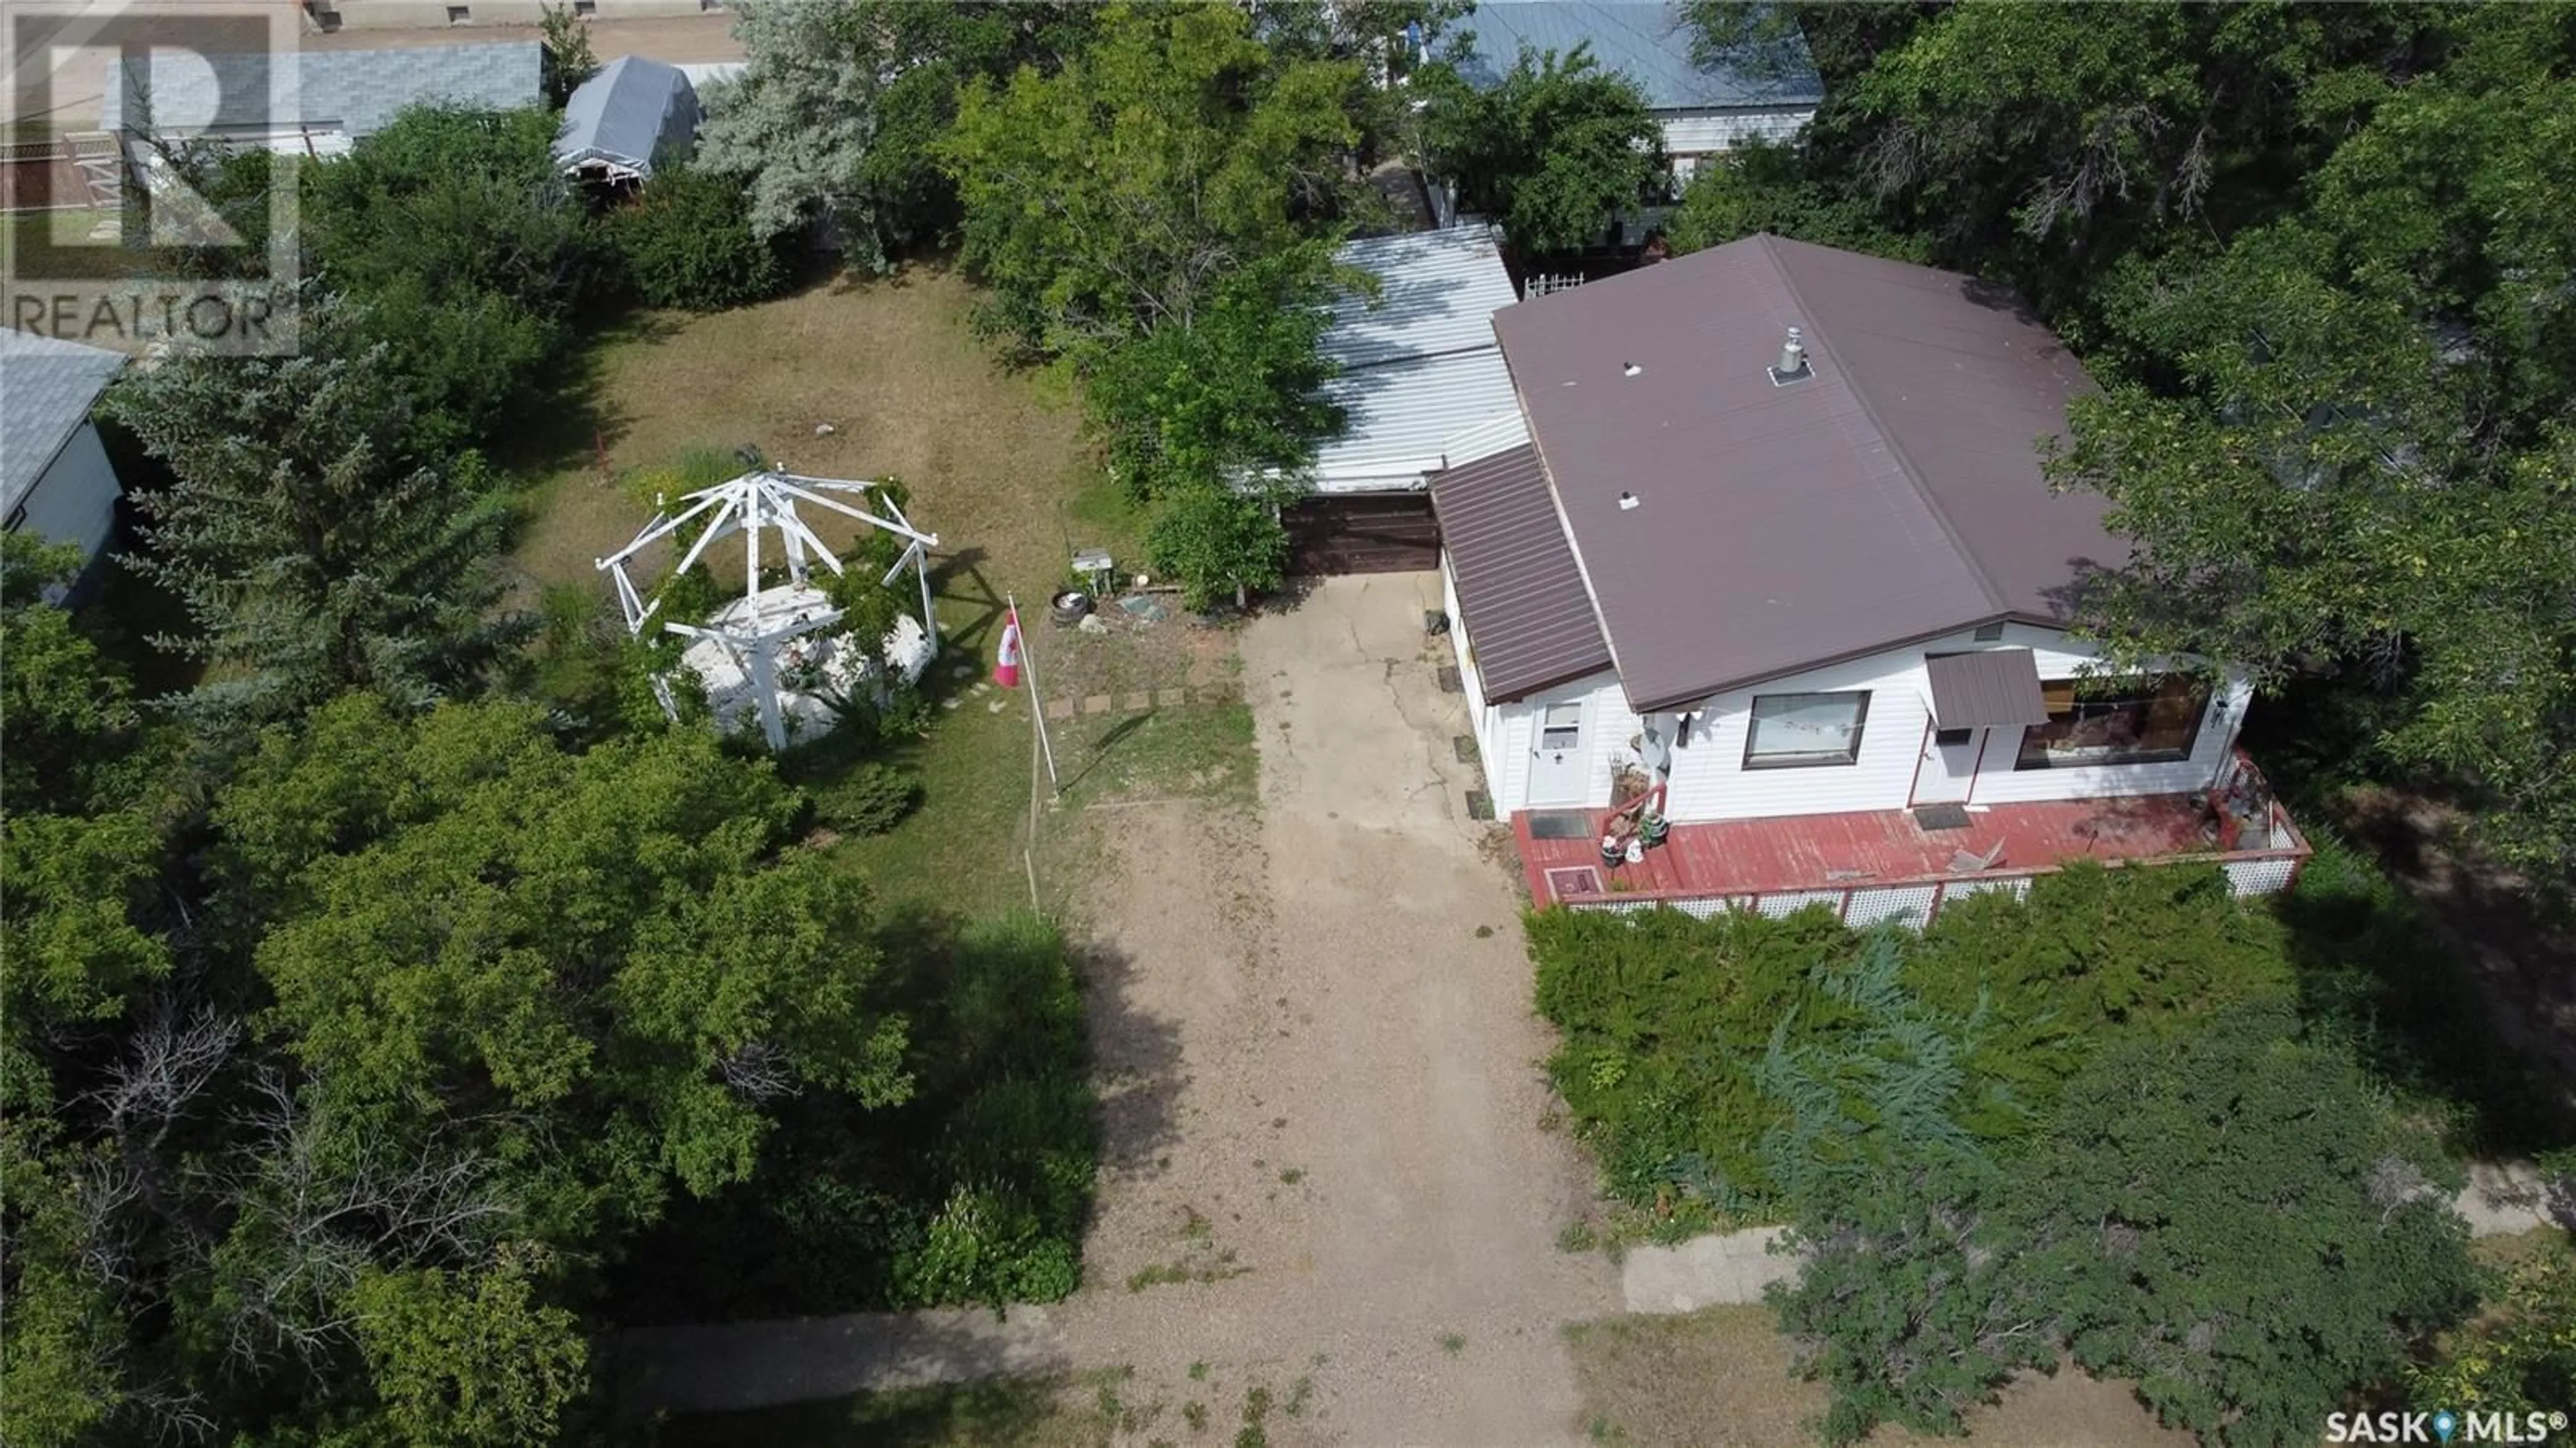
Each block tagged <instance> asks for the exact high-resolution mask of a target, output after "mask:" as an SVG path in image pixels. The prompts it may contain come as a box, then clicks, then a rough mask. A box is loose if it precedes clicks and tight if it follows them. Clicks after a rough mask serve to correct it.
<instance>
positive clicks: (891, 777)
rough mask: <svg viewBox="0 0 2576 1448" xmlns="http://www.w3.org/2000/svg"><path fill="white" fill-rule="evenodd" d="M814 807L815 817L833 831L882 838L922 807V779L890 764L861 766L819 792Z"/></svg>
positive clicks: (909, 771) (907, 770)
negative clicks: (879, 836)
mask: <svg viewBox="0 0 2576 1448" xmlns="http://www.w3.org/2000/svg"><path fill="white" fill-rule="evenodd" d="M814 803H815V813H816V814H817V815H818V816H820V817H821V819H822V821H823V822H824V823H825V824H827V825H830V826H831V827H832V828H834V829H836V830H840V831H842V832H843V833H846V834H853V835H881V834H884V833H885V832H886V831H888V830H890V829H893V828H894V827H895V826H896V825H899V824H901V823H903V821H904V817H905V816H907V815H909V814H911V813H912V811H913V809H914V808H915V807H916V806H918V805H919V804H920V803H921V776H920V775H918V774H915V773H913V772H912V771H911V770H909V769H898V768H896V767H895V766H893V765H891V764H862V765H860V766H859V767H858V768H856V769H853V770H851V771H850V774H849V777H848V778H846V779H844V780H842V781H841V782H840V783H838V784H835V785H831V786H829V787H827V788H825V789H823V790H821V791H819V792H818V793H817V795H816V797H815V802H814Z"/></svg>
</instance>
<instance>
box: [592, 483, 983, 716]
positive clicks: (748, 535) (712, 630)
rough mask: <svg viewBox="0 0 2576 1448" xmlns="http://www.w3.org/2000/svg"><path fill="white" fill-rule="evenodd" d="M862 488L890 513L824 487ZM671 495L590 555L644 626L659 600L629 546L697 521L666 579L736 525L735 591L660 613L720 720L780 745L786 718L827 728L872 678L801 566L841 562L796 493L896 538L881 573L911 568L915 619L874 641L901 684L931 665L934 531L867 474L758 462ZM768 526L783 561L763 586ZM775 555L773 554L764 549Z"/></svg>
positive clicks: (638, 627)
mask: <svg viewBox="0 0 2576 1448" xmlns="http://www.w3.org/2000/svg"><path fill="white" fill-rule="evenodd" d="M871 490H876V492H877V498H876V503H877V506H878V507H880V508H882V509H883V510H884V512H885V513H887V514H890V515H891V516H890V517H880V516H878V515H877V514H876V513H872V512H869V511H867V510H866V509H864V508H859V507H853V506H851V505H850V504H848V503H844V502H841V501H839V499H838V498H835V497H833V496H830V495H832V494H839V495H842V496H847V497H854V498H865V497H866V496H867V494H868V493H869V492H870V491H871ZM680 502H681V504H682V506H681V508H680V510H679V511H678V512H676V513H663V514H660V515H658V516H656V517H655V518H654V519H653V521H652V522H651V523H649V524H647V525H646V526H645V528H644V531H642V532H641V533H638V534H636V535H635V541H634V542H632V543H629V544H627V545H626V546H625V547H624V548H622V549H619V550H618V551H617V552H615V553H612V554H610V555H609V556H608V557H606V558H602V559H599V560H597V564H596V566H597V567H598V568H599V569H600V570H601V571H602V572H604V573H606V574H608V575H609V576H610V578H611V579H612V580H614V581H615V583H616V586H617V603H618V607H619V608H620V609H621V610H622V611H623V612H624V613H625V615H626V628H627V632H629V633H630V634H634V635H636V636H638V637H641V636H642V634H643V633H644V629H645V625H646V624H647V623H648V622H649V621H650V620H651V619H652V617H653V615H654V613H655V612H657V611H658V610H660V608H661V607H662V597H661V594H660V593H659V592H658V591H657V592H656V593H655V594H654V596H653V598H652V599H651V600H650V601H649V602H648V601H647V600H646V599H645V597H644V595H643V594H642V593H641V592H640V591H639V590H638V589H637V588H636V586H635V578H634V575H633V574H632V573H631V572H629V565H630V564H632V563H633V562H634V561H635V558H636V555H637V554H639V553H641V552H642V551H643V550H644V549H646V548H648V547H651V546H652V545H653V544H655V543H658V542H661V541H662V540H664V539H666V538H671V537H673V536H674V535H676V534H678V533H679V532H680V530H682V529H683V528H686V527H688V526H689V525H690V524H691V523H692V522H697V521H699V520H703V522H702V524H701V529H700V532H699V533H698V536H697V539H696V541H695V542H693V543H691V544H690V545H689V549H688V551H687V552H686V553H684V554H682V555H681V557H680V561H679V564H678V566H677V567H675V568H673V569H672V570H671V577H674V578H676V577H678V576H680V575H681V574H684V573H686V572H688V571H689V569H691V568H692V567H695V566H696V564H697V561H698V559H699V558H700V557H702V556H704V554H705V553H706V551H707V549H708V548H709V547H710V546H712V545H713V544H715V543H716V542H717V541H719V540H721V539H724V538H729V537H732V536H734V535H735V534H740V535H741V536H742V540H743V590H742V596H741V597H739V598H736V599H734V600H732V601H731V602H729V603H727V604H725V605H724V606H723V607H721V608H718V609H717V610H715V612H714V613H713V614H711V615H709V617H708V618H707V621H706V622H705V623H703V624H690V623H680V622H677V621H675V620H672V619H664V620H663V621H662V627H663V628H664V629H665V630H666V631H668V632H670V633H674V634H678V635H679V636H681V637H683V638H685V639H687V640H689V644H688V647H687V649H686V650H685V651H684V652H683V653H682V654H681V656H680V662H681V665H682V666H683V667H685V668H687V669H688V670H689V671H690V672H691V673H693V674H695V675H697V677H698V678H699V680H700V681H701V682H703V683H704V684H705V685H706V690H707V702H708V704H709V705H710V706H711V707H712V708H713V710H714V713H715V716H716V719H717V722H718V723H719V724H720V725H721V726H722V727H725V728H728V729H744V728H748V727H750V726H751V725H752V724H753V723H754V722H755V721H757V723H758V724H759V727H760V731H761V734H762V736H763V737H764V738H766V739H767V740H768V741H769V747H770V748H772V749H784V748H786V747H787V741H788V738H789V735H790V729H791V721H793V725H794V728H795V729H796V731H797V732H802V731H803V729H804V728H805V727H807V726H820V727H829V725H830V723H831V722H832V721H833V719H834V717H835V700H836V698H838V699H846V698H848V697H850V696H851V695H852V694H853V693H854V692H855V691H856V690H858V689H859V688H861V687H864V686H867V685H868V684H870V683H871V682H872V678H871V673H872V670H873V669H874V667H875V664H874V660H873V659H871V658H870V657H869V656H868V653H867V651H866V650H865V649H864V648H860V647H855V646H854V645H855V643H856V641H855V640H852V639H849V638H848V637H847V635H846V634H842V633H839V632H836V630H837V629H838V627H839V625H840V622H841V610H840V609H839V608H838V607H837V606H835V605H834V604H833V602H832V600H831V597H830V595H828V594H826V593H825V592H824V591H823V590H822V589H821V588H818V587H816V586H815V585H814V584H813V582H812V581H811V579H810V577H809V569H810V565H811V564H812V563H813V561H815V560H817V559H819V560H821V561H822V563H823V564H824V566H825V567H828V568H830V569H831V570H832V572H833V573H834V574H839V573H841V572H842V571H843V570H842V567H841V560H840V557H839V555H837V554H835V553H834V552H833V551H832V550H831V548H830V547H828V546H827V545H826V544H825V543H824V542H823V540H822V539H821V538H819V537H817V536H816V535H815V533H814V530H813V529H811V528H809V527H807V526H806V524H805V521H804V519H802V518H800V517H798V516H797V514H796V505H797V504H798V503H800V502H804V503H811V504H813V505H814V506H815V507H818V508H824V509H828V510H829V511H831V512H835V513H839V514H841V515H843V516H844V517H849V518H855V519H857V520H858V521H860V522H862V523H865V524H867V525H868V526H870V527H872V528H878V529H882V530H883V531H885V532H888V533H891V534H894V535H895V536H896V537H899V538H902V539H904V540H905V546H904V550H903V554H902V556H901V557H899V558H897V559H896V560H895V562H894V566H893V567H892V568H890V569H888V570H887V571H886V575H885V577H884V578H883V579H882V580H880V582H882V583H883V584H885V585H887V586H892V584H893V583H894V581H895V580H896V579H897V578H899V577H901V576H902V574H903V571H904V570H905V569H906V568H910V569H911V570H912V571H913V573H914V575H915V576H916V577H917V578H918V579H919V580H920V583H921V614H920V617H919V618H917V619H916V618H900V619H898V620H897V621H896V624H895V626H894V628H893V630H892V631H890V632H889V633H887V635H886V636H885V638H884V639H882V640H880V641H879V642H880V643H881V644H882V646H883V648H884V658H885V664H886V667H887V668H889V669H892V670H895V671H897V672H899V673H900V674H901V675H902V677H903V679H904V682H906V683H910V682H912V681H913V680H915V679H918V678H920V677H921V673H922V671H923V670H924V669H927V668H928V667H930V661H931V659H932V657H933V656H934V655H936V654H937V653H938V652H939V622H938V617H937V615H936V614H935V613H934V612H933V611H932V608H931V596H930V564H929V550H931V549H933V548H936V547H938V546H939V535H938V534H936V533H924V532H922V531H921V530H920V529H918V528H915V527H914V526H912V521H911V520H910V519H908V518H906V517H905V516H904V515H903V509H902V507H901V506H900V505H898V504H897V503H896V502H895V500H894V499H893V498H892V497H891V496H889V495H887V494H886V493H885V492H884V491H883V490H882V489H880V488H878V485H877V484H875V483H867V482H848V481H844V480H840V479H835V478H808V477H800V476H798V475H796V474H794V473H789V472H781V471H778V470H775V469H768V468H763V469H759V470H756V471H753V472H748V473H745V474H743V475H742V476H741V477H738V478H735V479H734V480H732V481H731V482H726V483H719V484H717V485H716V486H714V487H712V488H701V489H699V490H698V491H696V492H694V493H689V494H686V495H684V496H683V497H682V498H681V499H680ZM771 530H775V531H776V533H777V541H776V544H775V546H776V547H777V549H778V552H779V553H783V554H784V555H785V557H786V560H787V581H786V582H784V583H781V584H777V585H774V586H772V587H768V588H763V587H761V583H760V566H761V557H762V548H761V541H762V535H763V534H765V533H767V532H770V531H771ZM777 556H778V555H777V554H772V555H771V557H772V558H773V560H774V559H775V558H776V557H777ZM654 682H655V686H656V692H658V693H659V694H660V696H661V699H662V707H663V709H664V710H665V711H666V712H668V713H670V714H671V715H672V716H673V717H675V718H676V717H677V716H678V707H677V704H676V702H675V701H674V699H673V697H672V695H671V690H670V684H669V681H668V679H667V678H661V679H656V680H655V681H654Z"/></svg>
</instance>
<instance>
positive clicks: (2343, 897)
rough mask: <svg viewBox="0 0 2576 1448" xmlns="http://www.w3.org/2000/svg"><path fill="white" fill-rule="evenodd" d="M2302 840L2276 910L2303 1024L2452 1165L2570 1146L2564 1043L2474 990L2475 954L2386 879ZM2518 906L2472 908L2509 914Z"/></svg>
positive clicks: (2571, 1093) (2572, 1095)
mask: <svg viewBox="0 0 2576 1448" xmlns="http://www.w3.org/2000/svg"><path fill="white" fill-rule="evenodd" d="M2307 828H2308V830H2309V834H2310V837H2311V842H2312V843H2313V844H2314V845H2315V846H2316V850H2317V853H2316V855H2315V857H2314V858H2312V859H2310V860H2309V861H2308V863H2307V864H2306V866H2305V867H2304V868H2303V869H2302V870H2301V872H2300V875H2299V881H2298V884H2297V886H2296V887H2295V888H2293V889H2292V890H2291V891H2290V892H2289V893H2288V894H2286V895H2283V896H2281V897H2280V898H2279V900H2278V902H2277V909H2278V912H2279V915H2280V918H2281V921H2282V923H2283V925H2284V926H2285V927H2286V928H2287V934H2288V944H2289V954H2290V960H2291V964H2292V965H2293V966H2294V967H2295V968H2296V970H2297V972H2298V979H2299V991H2300V997H2301V1008H2302V1012H2303V1014H2304V1015H2305V1016H2306V1017H2307V1018H2308V1019H2309V1021H2311V1022H2312V1023H2313V1024H2314V1026H2315V1027H2316V1028H2317V1029H2319V1030H2321V1031H2322V1032H2324V1033H2326V1034H2328V1035H2331V1036H2337V1037H2341V1038H2343V1039H2345V1040H2346V1041H2348V1042H2349V1043H2350V1044H2351V1047H2352V1049H2353V1050H2354V1052H2355V1054H2356V1055H2357V1056H2358V1057H2359V1058H2360V1059H2361V1060H2362V1062H2363V1063H2364V1064H2365V1065H2366V1066H2368V1067H2369V1068H2370V1069H2371V1070H2372V1071H2373V1072H2374V1073H2375V1074H2377V1075H2378V1076H2379V1077H2380V1078H2381V1079H2382V1080H2384V1081H2386V1082H2388V1083H2389V1084H2390V1085H2391V1086H2392V1087H2393V1088H2395V1089H2396V1090H2397V1091H2398V1092H2399V1093H2400V1096H2401V1098H2403V1099H2404V1100H2405V1101H2406V1103H2407V1104H2409V1105H2411V1106H2415V1107H2418V1108H2421V1109H2425V1110H2428V1111H2430V1112H2432V1113H2433V1114H2435V1115H2436V1116H2437V1117H2439V1118H2440V1125H2441V1129H2442V1131H2443V1135H2444V1138H2445V1143H2446V1145H2447V1146H2449V1147H2450V1148H2451V1149H2452V1150H2453V1151H2455V1152H2458V1153H2461V1154H2464V1155H2469V1156H2475V1157H2480V1158H2488V1159H2499V1158H2513V1157H2523V1156H2529V1155H2532V1154H2534V1153H2537V1152H2540V1151H2544V1150H2547V1149H2550V1148H2553V1147H2560V1146H2565V1145H2567V1144H2569V1143H2570V1142H2576V1090H2571V1078H2570V1077H2569V1076H2567V1075H2565V1074H2562V1073H2561V1072H2560V1071H2559V1070H2557V1069H2554V1068H2553V1066H2552V1065H2551V1064H2550V1063H2551V1058H2552V1056H2553V1055H2554V1054H2557V1053H2560V1052H2563V1051H2564V1050H2565V1048H2566V1043H2565V1042H2564V1041H2561V1040H2557V1039H2555V1038H2552V1037H2550V1036H2549V1034H2548V1026H2547V1024H2546V1022H2543V1021H2539V1020H2535V1019H2527V1018H2525V1012H2524V1009H2523V1007H2524V1006H2525V1005H2527V1004H2528V1000H2527V998H2524V999H2523V1000H2521V1001H2517V1000H2516V999H2515V998H2514V997H2515V993H2513V992H2511V991H2501V992H2500V990H2499V985H2498V983H2497V982H2495V981H2492V980H2489V979H2486V978H2484V977H2485V974H2486V972H2485V971H2484V970H2483V969H2482V968H2481V966H2480V965H2479V964H2478V963H2477V961H2478V954H2479V952H2478V949H2477V947H2476V946H2475V945H2474V944H2473V943H2471V942H2469V941H2466V940H2463V939H2462V938H2460V936H2458V935H2457V934H2456V933H2455V932H2454V931H2452V930H2451V929H2448V928H2446V927H2445V926H2444V924H2443V923H2442V922H2441V920H2440V919H2439V918H2438V917H2437V915H2436V914H2435V912H2434V911H2433V910H2432V909H2431V908H2429V907H2428V906H2427V905H2425V904H2424V903H2422V902H2421V901H2419V900H2418V899H2417V898H2416V897H2415V896H2414V895H2413V894H2412V893H2410V892H2409V891H2408V890H2406V889H2405V888H2403V887H2401V886H2400V885H2399V884H2397V883H2396V882H2395V881H2394V880H2392V879H2390V878H2389V876H2388V875H2387V874H2386V873H2383V870H2382V868H2381V867H2380V866H2379V864H2378V863H2377V862H2376V861H2375V860H2374V859H2373V857H2372V855H2371V853H2370V852H2369V851H2366V850H2364V849H2361V848H2358V847H2356V846H2355V845H2354V844H2352V843H2347V842H2346V841H2343V840H2341V839H2338V838H2336V837H2335V836H2334V835H2333V834H2332V833H2331V831H2330V830H2328V829H2327V828H2326V827H2325V822H2324V821H2323V820H2321V819H2311V820H2310V821H2309V822H2308V825H2307ZM2527 907H2528V902H2527V901H2516V900H2511V899H2502V900H2488V901H2485V902H2484V903H2483V904H2479V905H2477V906H2475V907H2473V908H2474V909H2476V910H2477V911H2479V912H2481V918H2484V914H2485V913H2487V912H2498V911H2501V912H2508V913H2509V912H2513V911H2517V910H2521V909H2525V908H2527Z"/></svg>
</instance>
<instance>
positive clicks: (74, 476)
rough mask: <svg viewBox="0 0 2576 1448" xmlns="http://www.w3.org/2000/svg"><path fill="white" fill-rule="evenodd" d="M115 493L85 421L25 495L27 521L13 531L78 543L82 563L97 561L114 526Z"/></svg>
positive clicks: (103, 455)
mask: <svg viewBox="0 0 2576 1448" xmlns="http://www.w3.org/2000/svg"><path fill="white" fill-rule="evenodd" d="M116 494H117V487H116V470H115V469H114V468H112V467H110V466H108V462H107V449H106V448H105V447H103V446H101V445H100V444H99V440H98V429H97V428H95V427H93V426H91V425H90V424H88V423H86V422H84V423H82V424H81V425H80V430H79V431H77V432H75V433H73V434H72V436H71V440H70V441H69V442H66V443H64V444H63V450H62V451H61V452H60V453H59V454H57V455H56V456H55V458H54V461H53V463H52V465H51V466H49V467H47V468H46V469H45V473H44V476H42V477H40V478H38V479H36V485H35V486H34V487H32V488H30V489H28V490H27V501H26V508H27V517H26V520H25V521H24V522H22V523H20V524H19V525H18V526H19V528H20V529H21V530H22V531H25V532H28V533H33V534H35V535H37V536H38V537H41V538H48V539H51V540H52V541H54V542H56V543H77V544H79V545H80V550H81V557H82V559H83V560H85V561H86V560H88V559H92V558H96V557H97V556H98V551H99V549H101V548H103V547H105V546H107V535H108V532H109V530H110V529H111V528H113V527H114V525H115V521H116Z"/></svg>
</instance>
